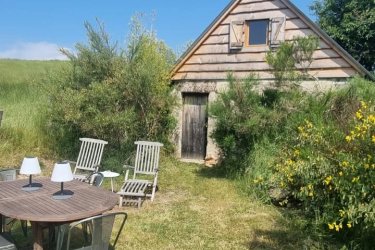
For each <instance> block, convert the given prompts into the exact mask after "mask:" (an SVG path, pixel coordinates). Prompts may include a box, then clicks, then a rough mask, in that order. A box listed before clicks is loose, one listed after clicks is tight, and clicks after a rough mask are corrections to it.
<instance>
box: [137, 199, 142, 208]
mask: <svg viewBox="0 0 375 250" xmlns="http://www.w3.org/2000/svg"><path fill="white" fill-rule="evenodd" d="M141 202H142V199H141V197H139V198H138V209H139V208H141Z"/></svg>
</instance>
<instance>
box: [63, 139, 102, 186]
mask: <svg viewBox="0 0 375 250" xmlns="http://www.w3.org/2000/svg"><path fill="white" fill-rule="evenodd" d="M79 140H80V141H81V149H80V150H79V154H78V159H77V162H72V161H69V162H70V163H72V164H75V168H74V171H73V178H74V179H76V180H80V181H84V182H86V181H87V182H88V181H90V180H89V179H88V178H89V177H90V176H91V174H92V173H94V172H98V169H99V166H100V162H101V161H102V155H103V149H104V146H105V145H106V144H108V142H106V141H103V140H98V139H91V138H80V139H79Z"/></svg>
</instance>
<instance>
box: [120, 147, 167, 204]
mask: <svg viewBox="0 0 375 250" xmlns="http://www.w3.org/2000/svg"><path fill="white" fill-rule="evenodd" d="M135 144H136V145H137V153H136V157H135V163H134V167H133V166H128V165H125V166H124V167H125V168H127V170H126V173H125V181H124V184H123V185H122V187H121V189H120V191H119V192H117V194H119V195H120V201H119V206H120V207H121V206H122V205H123V203H124V202H125V203H126V202H130V203H137V205H138V208H139V207H140V206H141V203H142V201H143V200H144V199H145V198H146V197H150V198H151V201H153V200H154V197H155V191H156V185H157V180H158V170H159V157H160V148H161V147H162V146H163V144H161V143H159V142H149V141H136V142H135ZM129 168H131V169H134V172H133V178H132V179H129V178H128V177H129ZM142 176H150V177H151V180H149V179H140V177H142ZM150 189H151V190H150ZM149 190H150V192H148V191H149Z"/></svg>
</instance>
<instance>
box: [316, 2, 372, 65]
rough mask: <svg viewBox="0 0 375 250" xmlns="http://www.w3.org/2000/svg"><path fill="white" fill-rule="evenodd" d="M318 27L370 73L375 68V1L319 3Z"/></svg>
mask: <svg viewBox="0 0 375 250" xmlns="http://www.w3.org/2000/svg"><path fill="white" fill-rule="evenodd" d="M311 9H312V10H313V11H314V12H315V15H316V16H317V17H318V24H319V25H320V27H321V28H322V29H323V30H325V31H326V32H327V33H328V34H329V35H330V36H331V37H332V38H333V39H334V40H336V41H337V42H338V43H339V44H340V45H341V46H342V47H343V48H344V49H346V50H347V51H348V52H349V53H350V54H351V55H352V56H353V57H354V58H355V59H356V60H357V61H359V62H360V63H361V64H362V65H363V66H364V67H366V68H367V69H368V70H374V69H375V1H374V0H315V1H314V3H313V5H312V6H311Z"/></svg>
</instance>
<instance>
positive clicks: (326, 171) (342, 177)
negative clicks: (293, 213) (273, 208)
mask: <svg viewBox="0 0 375 250" xmlns="http://www.w3.org/2000/svg"><path fill="white" fill-rule="evenodd" d="M355 81H357V82H359V84H355V85H353V86H350V87H348V88H347V89H344V90H341V91H339V92H338V93H328V94H325V95H322V96H320V97H319V99H317V100H320V102H318V103H324V102H322V100H324V99H325V100H326V102H325V104H323V105H322V107H323V108H318V109H315V110H314V111H313V112H311V113H310V114H305V115H304V121H303V122H301V123H300V124H299V125H295V124H296V121H298V120H300V118H299V119H296V120H294V118H293V117H290V119H288V123H290V125H286V127H292V126H293V125H295V129H294V131H291V132H290V133H289V135H288V136H287V137H286V138H285V141H284V143H281V142H279V145H282V148H281V150H279V155H278V156H277V157H276V159H275V158H274V162H273V163H271V165H270V166H269V168H267V170H265V171H263V173H258V174H257V175H256V176H252V178H253V183H254V185H255V187H256V188H257V189H258V190H259V189H260V190H262V191H263V192H264V193H266V192H268V191H269V190H270V188H278V189H279V190H284V194H285V193H287V194H288V195H284V200H282V201H279V202H280V204H281V205H285V204H288V203H290V202H296V201H297V203H298V205H299V206H301V208H303V209H304V210H305V211H306V212H307V213H306V214H307V215H308V216H309V217H310V218H311V221H315V222H317V223H318V224H319V225H321V226H322V228H323V229H324V230H327V231H330V232H331V233H332V234H334V235H336V236H337V237H339V238H341V239H342V240H344V241H345V242H350V241H352V244H354V245H358V247H360V248H366V247H368V246H370V245H371V244H373V243H374V242H373V240H372V241H371V240H370V241H369V239H371V235H373V233H374V228H375V227H374V226H375V216H374V214H375V213H374V212H375V206H374V196H375V189H374V187H375V186H374V179H375V160H374V158H373V157H374V156H373V152H374V151H375V105H374V103H372V102H371V101H368V100H371V99H372V97H371V96H370V94H374V91H375V88H374V87H373V86H371V83H370V82H365V81H363V80H360V79H356V80H355ZM363 83H367V86H363ZM315 98H316V97H315ZM361 99H364V100H366V101H360V100H361ZM340 107H346V108H347V109H346V110H345V111H346V112H347V114H346V115H342V114H341V111H340V112H338V110H339V109H340ZM302 109H303V108H302ZM317 110H320V111H317ZM319 114H320V116H321V118H319V116H318V115H319ZM322 118H323V119H322ZM344 119H346V121H345V122H344ZM293 120H294V121H293ZM269 169H271V172H272V173H271V174H270V171H269Z"/></svg>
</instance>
